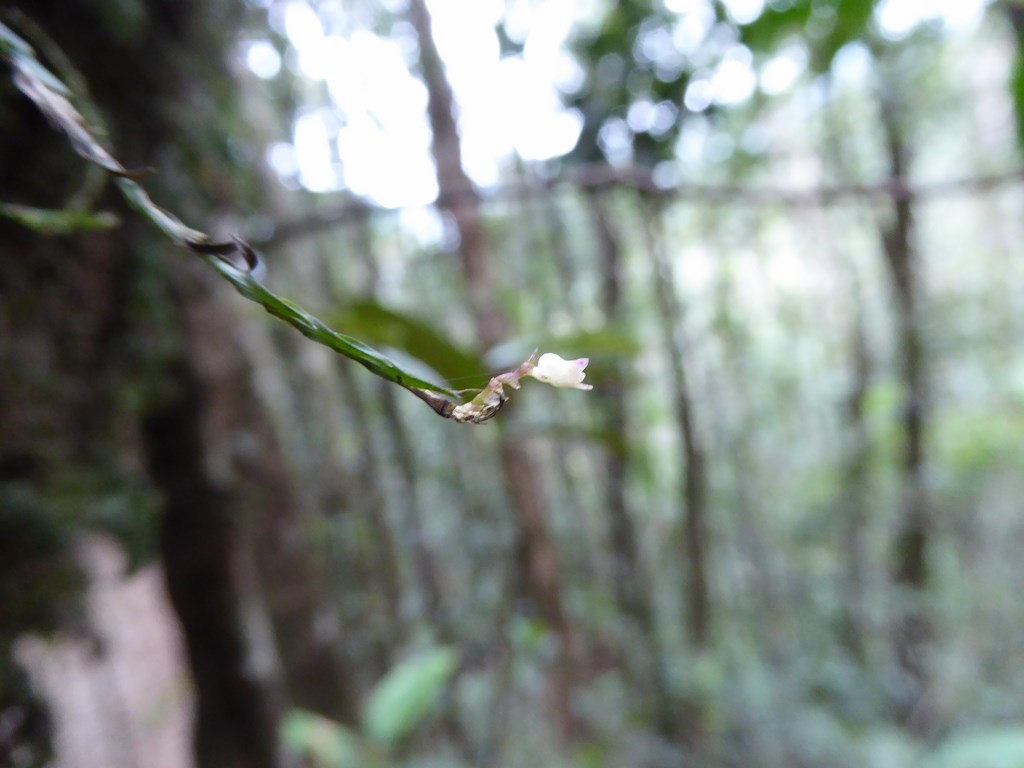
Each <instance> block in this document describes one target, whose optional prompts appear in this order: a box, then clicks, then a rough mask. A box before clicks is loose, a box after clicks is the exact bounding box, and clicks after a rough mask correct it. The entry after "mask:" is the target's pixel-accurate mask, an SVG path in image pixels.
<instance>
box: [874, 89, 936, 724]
mask: <svg viewBox="0 0 1024 768" xmlns="http://www.w3.org/2000/svg"><path fill="white" fill-rule="evenodd" d="M881 101H882V105H881V106H882V126H883V128H884V130H885V138H886V145H887V146H886V149H887V151H888V155H889V174H890V177H891V178H892V179H893V180H895V181H897V183H905V182H906V178H907V165H908V151H909V149H908V146H907V144H906V139H905V137H904V136H903V131H902V128H901V126H900V125H899V118H898V114H897V112H896V106H895V94H890V93H885V94H883V95H882V100H881ZM892 206H893V207H892V215H891V218H890V221H889V223H888V225H886V226H884V227H883V230H882V246H883V251H884V254H885V257H886V262H887V264H888V267H889V275H890V278H891V280H892V293H893V299H894V303H895V307H896V325H897V327H896V339H897V351H898V354H899V357H900V360H899V376H900V381H901V384H902V386H903V406H902V409H901V416H900V421H901V427H902V432H903V448H902V460H901V465H902V472H903V489H902V495H903V498H902V502H901V512H900V521H899V529H898V531H897V534H896V540H895V548H894V551H893V561H892V567H893V580H894V583H895V586H896V589H897V594H896V600H897V609H896V616H895V620H894V625H893V650H894V653H895V657H896V664H897V667H898V669H899V671H900V673H901V681H900V682H901V687H900V690H899V691H898V693H897V694H896V697H895V705H896V710H897V715H898V717H899V718H900V719H901V720H902V721H903V722H904V723H905V724H906V725H907V726H909V727H911V728H914V729H916V730H924V729H926V728H927V727H928V725H929V721H930V704H929V702H928V685H929V678H930V672H929V669H928V659H927V652H928V646H929V644H930V641H931V637H932V634H933V627H932V621H931V618H930V617H929V615H928V611H927V609H926V607H925V599H926V596H927V590H928V588H929V585H930V581H931V574H930V570H929V564H928V549H929V543H930V539H931V529H932V509H931V500H930V498H929V495H928V490H927V485H926V481H925V462H926V456H925V435H926V430H927V424H928V396H927V376H926V370H925V366H926V361H925V351H924V340H923V337H922V331H921V325H920V318H919V314H920V308H919V304H920V278H919V275H918V272H919V268H920V267H919V263H918V258H917V252H916V249H915V247H914V243H913V237H914V235H913V230H914V220H913V210H912V207H911V206H912V202H911V200H910V199H909V198H903V197H897V198H894V199H893V203H892Z"/></svg>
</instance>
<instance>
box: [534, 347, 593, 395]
mask: <svg viewBox="0 0 1024 768" xmlns="http://www.w3.org/2000/svg"><path fill="white" fill-rule="evenodd" d="M589 362H590V359H589V358H586V357H581V358H578V359H576V360H565V359H564V358H562V357H561V356H559V355H556V354H555V353H554V352H545V353H544V354H543V355H541V356H540V359H539V360H537V364H536V365H535V366H534V367H533V370H531V371H530V375H531V376H533V378H535V379H537V381H543V382H544V383H545V384H550V385H551V386H553V387H566V388H569V389H583V390H590V389H593V386H591V385H590V384H584V383H583V379H584V377H585V376H586V374H585V373H584V372H583V370H584V369H585V368H586V367H587V363H589Z"/></svg>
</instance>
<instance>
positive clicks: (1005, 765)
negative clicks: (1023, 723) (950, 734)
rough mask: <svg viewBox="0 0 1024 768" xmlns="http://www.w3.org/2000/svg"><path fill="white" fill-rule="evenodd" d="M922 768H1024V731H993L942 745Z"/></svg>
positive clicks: (1000, 729)
mask: <svg viewBox="0 0 1024 768" xmlns="http://www.w3.org/2000/svg"><path fill="white" fill-rule="evenodd" d="M921 765H922V768H1024V730H1021V729H1020V728H993V729H986V730H979V731H976V732H974V733H966V734H963V735H960V736H956V737H954V738H951V739H949V740H948V741H946V742H945V743H944V744H942V746H940V747H939V748H938V749H936V750H935V751H934V752H933V753H932V754H931V755H930V756H929V757H928V759H926V760H924V761H923V762H922V764H921Z"/></svg>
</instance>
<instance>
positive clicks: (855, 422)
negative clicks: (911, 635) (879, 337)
mask: <svg viewBox="0 0 1024 768" xmlns="http://www.w3.org/2000/svg"><path fill="white" fill-rule="evenodd" d="M851 271H852V270H851ZM851 293H852V295H853V302H854V309H853V318H852V319H851V321H850V329H849V334H850V335H849V355H850V357H851V358H852V361H853V381H852V382H851V385H850V390H849V394H848V395H847V398H846V402H845V407H844V409H843V416H842V419H843V424H844V433H845V436H846V441H845V442H844V444H843V447H844V450H843V464H844V467H843V489H842V494H843V501H842V506H841V509H842V510H843V524H842V533H841V547H842V551H843V552H844V553H845V555H844V572H843V576H842V584H841V585H840V594H841V596H842V611H843V613H842V618H841V622H842V624H841V639H842V641H843V644H844V645H845V646H846V647H847V649H848V650H849V651H850V652H851V653H852V654H853V655H854V656H855V657H856V658H857V659H859V660H861V661H864V660H865V653H866V650H867V647H866V646H867V644H866V640H865V637H864V630H865V626H866V623H867V598H866V584H865V581H866V572H867V541H866V526H867V523H868V496H867V489H868V483H869V480H870V462H871V440H870V437H869V435H868V424H867V419H866V416H865V407H866V401H867V395H868V388H869V387H870V385H871V374H872V372H871V356H870V353H869V350H868V340H867V332H866V329H865V327H864V324H865V323H864V301H863V298H862V297H861V291H860V286H859V285H858V284H857V282H856V280H854V281H853V285H852V286H851Z"/></svg>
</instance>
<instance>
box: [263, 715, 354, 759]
mask: <svg viewBox="0 0 1024 768" xmlns="http://www.w3.org/2000/svg"><path fill="white" fill-rule="evenodd" d="M281 740H282V742H283V743H284V746H285V747H286V748H287V749H288V750H290V751H291V752H294V753H295V754H297V755H300V756H301V757H303V758H305V759H307V760H308V761H309V762H310V764H311V765H312V766H313V768H366V765H367V760H366V756H365V755H364V754H363V748H362V745H361V744H360V742H359V737H358V736H357V735H356V734H355V733H353V732H352V731H350V730H349V729H348V728H346V727H345V726H343V725H341V724H340V723H336V722H334V721H333V720H328V719H327V718H326V717H323V716H321V715H318V714H316V713H314V712H307V711H305V710H302V709H293V710H291V711H290V712H288V714H287V715H285V716H284V718H283V719H282V721H281Z"/></svg>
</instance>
